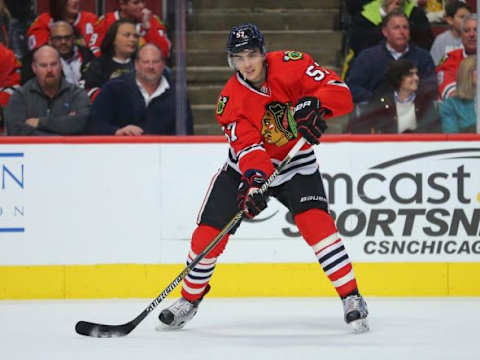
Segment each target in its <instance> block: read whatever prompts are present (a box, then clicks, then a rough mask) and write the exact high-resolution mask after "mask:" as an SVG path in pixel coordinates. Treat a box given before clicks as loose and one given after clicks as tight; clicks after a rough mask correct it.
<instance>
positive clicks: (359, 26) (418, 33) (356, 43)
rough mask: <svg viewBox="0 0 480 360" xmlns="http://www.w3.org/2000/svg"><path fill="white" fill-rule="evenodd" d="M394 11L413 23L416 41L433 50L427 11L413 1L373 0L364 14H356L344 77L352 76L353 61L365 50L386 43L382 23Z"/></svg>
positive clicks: (366, 6)
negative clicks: (383, 41) (350, 74)
mask: <svg viewBox="0 0 480 360" xmlns="http://www.w3.org/2000/svg"><path fill="white" fill-rule="evenodd" d="M392 11H402V12H404V13H405V15H406V16H407V20H408V21H409V24H410V35H411V40H412V42H414V43H415V45H417V46H420V47H421V48H424V49H426V50H430V46H431V45H432V42H433V32H432V29H431V27H430V23H429V21H428V19H427V17H426V15H425V11H424V10H423V9H421V8H419V7H418V6H415V2H414V1H413V0H373V1H370V2H368V3H367V4H365V5H364V7H363V9H362V11H361V12H359V13H358V14H356V15H354V16H353V17H352V20H351V26H350V29H349V31H348V35H347V36H348V42H349V44H348V46H349V49H350V50H349V51H348V54H347V56H346V59H345V62H344V65H343V70H342V77H343V78H346V77H348V72H349V69H350V66H351V62H352V60H353V59H355V58H356V57H357V56H358V55H359V54H360V53H361V51H362V50H364V49H367V48H369V47H372V46H375V45H377V44H378V43H379V42H380V41H382V40H383V31H382V21H383V19H384V18H385V16H387V14H389V13H391V12H392Z"/></svg>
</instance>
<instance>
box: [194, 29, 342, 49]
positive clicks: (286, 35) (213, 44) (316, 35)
mask: <svg viewBox="0 0 480 360" xmlns="http://www.w3.org/2000/svg"><path fill="white" fill-rule="evenodd" d="M263 34H264V35H265V44H266V47H267V49H269V50H281V49H295V48H296V47H297V46H298V45H297V44H301V49H297V50H302V51H306V52H313V51H314V50H321V49H330V50H332V51H335V50H340V48H341V45H342V37H343V33H342V32H340V31H330V30H289V31H264V32H263ZM227 35H228V31H190V32H188V34H187V46H188V48H189V49H209V50H210V51H225V44H226V41H227Z"/></svg>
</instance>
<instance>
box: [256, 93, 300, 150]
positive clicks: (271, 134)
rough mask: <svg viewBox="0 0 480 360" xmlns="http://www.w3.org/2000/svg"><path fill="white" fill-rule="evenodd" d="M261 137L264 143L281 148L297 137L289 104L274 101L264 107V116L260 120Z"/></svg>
mask: <svg viewBox="0 0 480 360" xmlns="http://www.w3.org/2000/svg"><path fill="white" fill-rule="evenodd" d="M262 136H263V138H264V139H265V142H267V143H269V144H274V145H276V146H283V145H285V144H286V143H287V142H288V141H289V140H291V139H293V138H295V137H297V129H296V127H295V120H293V116H292V111H291V105H290V104H282V103H281V102H278V101H274V102H271V103H269V104H267V105H265V114H264V115H263V118H262Z"/></svg>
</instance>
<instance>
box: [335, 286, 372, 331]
mask: <svg viewBox="0 0 480 360" xmlns="http://www.w3.org/2000/svg"><path fill="white" fill-rule="evenodd" d="M342 302H343V311H344V313H345V322H346V323H347V324H349V325H350V326H351V327H352V329H353V332H354V333H355V334H360V333H363V332H366V331H368V330H370V328H369V326H368V321H367V315H368V309H367V303H366V302H365V300H364V299H363V297H362V296H361V295H350V296H348V297H346V298H345V299H342Z"/></svg>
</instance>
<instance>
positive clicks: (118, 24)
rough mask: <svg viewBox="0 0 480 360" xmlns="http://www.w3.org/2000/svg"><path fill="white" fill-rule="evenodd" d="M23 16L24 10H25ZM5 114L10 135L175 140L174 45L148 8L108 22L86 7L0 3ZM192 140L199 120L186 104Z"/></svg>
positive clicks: (0, 84) (55, 0) (124, 5)
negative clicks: (45, 8) (39, 9)
mask: <svg viewBox="0 0 480 360" xmlns="http://www.w3.org/2000/svg"><path fill="white" fill-rule="evenodd" d="M20 9H21V10H20ZM0 28H1V32H0V106H1V110H2V111H1V125H2V127H3V133H4V134H5V135H124V136H125V135H127V136H137V135H143V134H155V135H174V134H176V133H177V132H176V116H175V113H176V95H175V82H174V81H172V79H171V71H170V69H169V68H168V67H167V66H166V61H167V60H168V58H169V56H170V50H171V44H170V41H169V39H168V35H167V31H166V27H165V25H164V24H163V22H162V21H161V20H160V18H159V17H158V16H157V15H156V14H153V13H152V11H151V10H150V9H148V8H147V7H146V6H145V1H144V0H118V9H117V10H115V11H113V12H108V13H106V14H104V15H103V16H101V17H97V15H96V14H94V13H91V12H87V11H83V10H82V9H81V1H80V0H50V2H49V12H46V13H42V14H39V15H38V16H35V14H34V11H33V3H32V1H31V0H15V1H14V2H8V1H7V0H0ZM186 115H187V116H186V118H187V119H186V121H187V126H186V129H187V133H188V134H192V133H193V118H192V112H191V109H190V106H189V104H188V103H187V114H186Z"/></svg>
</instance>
